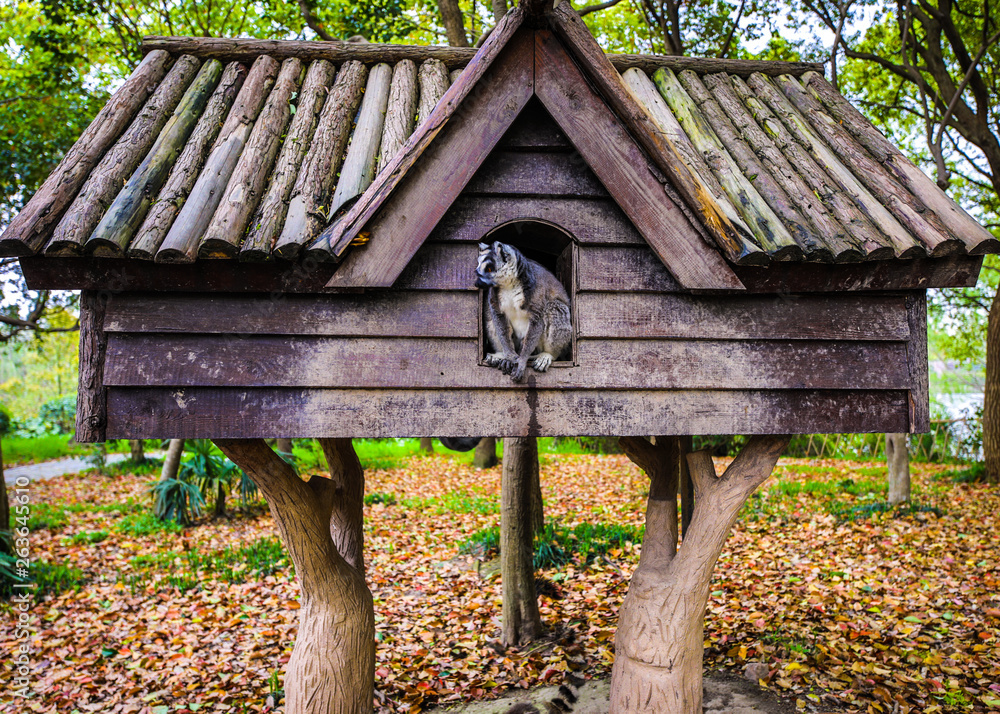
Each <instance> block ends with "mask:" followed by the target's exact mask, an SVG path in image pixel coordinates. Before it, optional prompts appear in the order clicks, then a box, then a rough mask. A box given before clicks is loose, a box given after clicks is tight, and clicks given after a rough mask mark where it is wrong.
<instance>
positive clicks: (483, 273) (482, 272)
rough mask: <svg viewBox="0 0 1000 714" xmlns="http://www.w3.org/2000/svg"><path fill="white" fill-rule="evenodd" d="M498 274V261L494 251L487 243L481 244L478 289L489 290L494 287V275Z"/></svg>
mask: <svg viewBox="0 0 1000 714" xmlns="http://www.w3.org/2000/svg"><path fill="white" fill-rule="evenodd" d="M495 272H496V260H495V259H494V257H493V250H492V248H490V247H489V246H488V245H486V244H485V243H480V244H479V263H478V264H477V265H476V287H477V288H488V287H490V286H491V285H493V273H495Z"/></svg>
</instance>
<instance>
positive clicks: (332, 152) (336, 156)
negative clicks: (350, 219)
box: [274, 62, 368, 258]
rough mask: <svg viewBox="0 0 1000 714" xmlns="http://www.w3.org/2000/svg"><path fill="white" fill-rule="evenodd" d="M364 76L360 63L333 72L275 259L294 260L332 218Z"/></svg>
mask: <svg viewBox="0 0 1000 714" xmlns="http://www.w3.org/2000/svg"><path fill="white" fill-rule="evenodd" d="M367 75H368V70H367V69H366V68H365V66H364V65H363V64H361V63H360V62H348V63H346V64H344V65H343V66H342V67H341V68H340V71H338V72H337V79H336V81H335V82H334V84H333V87H332V88H331V89H330V93H329V95H328V96H327V98H326V104H325V105H324V106H323V111H322V112H321V113H320V117H319V123H318V125H317V126H316V133H315V134H314V135H313V140H312V144H311V145H310V147H309V153H308V154H306V159H305V162H304V163H303V165H302V168H301V170H300V171H299V175H298V178H297V179H296V181H295V188H294V189H293V190H292V198H291V201H290V202H289V204H288V214H287V216H286V218H285V225H284V227H283V228H282V230H281V235H280V236H279V237H278V241H277V243H276V244H275V248H274V254H275V255H277V256H278V257H281V258H294V257H295V256H296V255H298V254H299V251H300V250H301V249H302V246H303V245H305V244H307V243H309V242H310V241H311V240H312V239H313V238H315V237H316V235H317V234H318V233H319V232H320V230H322V228H323V226H324V225H325V224H326V222H327V221H328V220H329V219H330V218H332V216H330V215H329V213H328V212H327V207H328V206H329V199H330V194H331V193H332V190H333V184H334V182H335V181H336V180H337V172H338V171H339V170H340V164H341V162H342V161H343V158H344V147H345V146H346V145H347V138H348V136H349V134H350V130H351V120H352V119H353V118H354V115H355V113H356V112H357V110H358V105H359V104H360V103H361V95H362V93H363V91H364V86H365V78H366V77H367Z"/></svg>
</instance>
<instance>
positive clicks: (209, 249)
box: [198, 58, 302, 258]
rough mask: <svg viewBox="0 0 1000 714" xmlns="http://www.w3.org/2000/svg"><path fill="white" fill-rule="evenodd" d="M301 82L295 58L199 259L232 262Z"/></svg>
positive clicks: (248, 147)
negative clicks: (220, 259) (227, 259)
mask: <svg viewBox="0 0 1000 714" xmlns="http://www.w3.org/2000/svg"><path fill="white" fill-rule="evenodd" d="M301 78H302V63H301V62H300V61H299V60H297V59H295V58H289V59H286V60H285V61H284V62H283V63H282V66H281V71H280V73H279V74H278V79H277V80H276V81H275V83H274V88H273V89H271V92H270V94H269V95H268V97H267V104H265V105H264V109H263V110H262V111H261V113H260V116H259V117H258V119H257V121H256V122H254V126H253V131H251V132H250V138H249V139H247V144H246V147H245V148H244V149H243V153H242V154H241V155H240V158H239V161H238V162H237V163H236V166H235V168H234V169H233V173H232V176H230V178H229V182H228V184H227V185H226V190H225V193H224V195H223V197H222V199H221V201H220V202H219V205H218V207H217V208H216V209H215V213H214V215H213V216H212V221H211V223H209V224H208V228H207V229H206V230H205V235H204V236H203V237H202V239H201V245H200V247H199V249H198V255H199V256H200V257H202V258H233V257H235V256H236V254H237V252H239V247H240V244H241V243H242V241H243V234H244V233H245V232H246V229H247V224H248V223H249V222H250V216H252V215H253V212H254V210H255V209H256V208H257V204H258V202H259V201H260V199H261V196H262V195H263V193H264V186H265V185H266V184H267V179H268V177H269V176H270V175H271V168H272V167H273V166H274V159H275V157H276V156H277V155H278V149H279V148H280V147H281V140H282V138H283V137H284V135H285V128H286V127H287V126H288V120H289V119H290V118H291V115H292V110H291V103H290V102H291V100H292V95H293V94H294V93H295V91H296V90H297V89H298V88H299V81H300V80H301Z"/></svg>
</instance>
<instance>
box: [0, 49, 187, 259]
mask: <svg viewBox="0 0 1000 714" xmlns="http://www.w3.org/2000/svg"><path fill="white" fill-rule="evenodd" d="M171 61H172V59H171V57H170V55H169V54H168V53H167V52H165V51H163V50H154V51H153V52H150V53H149V54H147V55H146V57H145V58H144V59H143V60H142V62H140V63H139V66H138V67H136V68H135V71H133V72H132V75H131V76H130V77H129V78H128V79H127V80H126V81H125V84H123V85H122V87H121V88H120V89H119V90H118V91H117V92H115V93H114V96H112V97H111V99H110V100H109V101H108V103H107V104H106V105H104V108H103V109H101V111H99V112H98V113H97V116H96V117H94V121H92V122H91V123H90V126H88V127H87V129H86V130H85V131H84V132H83V134H82V135H81V136H80V138H79V139H78V140H77V142H76V143H75V144H73V146H72V147H71V148H70V150H69V151H67V152H66V156H64V157H63V160H62V161H60V162H59V165H58V166H57V167H56V168H55V171H53V172H52V173H51V174H50V175H49V177H48V178H47V179H45V183H43V184H42V185H41V187H40V188H39V189H38V190H37V191H36V192H35V195H34V196H32V197H31V200H29V201H28V203H27V204H26V205H25V207H24V208H23V209H21V211H20V212H19V213H18V214H17V215H16V216H15V217H14V219H13V220H12V221H11V222H10V225H8V226H7V230H6V231H4V233H3V235H2V236H0V256H12V255H30V254H32V253H36V252H38V251H39V250H40V249H41V248H42V246H43V245H44V243H45V239H46V237H47V236H48V235H49V231H50V230H51V228H52V227H53V226H54V225H55V224H56V223H57V222H58V221H59V219H60V218H62V215H63V211H65V210H66V207H67V206H69V205H70V203H71V202H72V201H73V199H74V198H76V194H77V192H78V191H79V190H80V187H81V186H82V185H83V183H84V181H86V180H87V177H88V176H89V175H90V173H91V170H92V169H93V168H94V167H95V166H96V165H97V163H98V162H99V161H100V160H101V157H102V156H104V154H105V152H106V151H107V150H108V148H109V147H110V146H111V145H112V144H114V142H115V141H116V140H117V139H118V138H119V137H120V136H121V135H122V132H124V131H125V129H126V127H127V126H128V125H129V124H130V122H131V121H132V119H133V118H134V117H135V115H136V113H137V112H138V111H139V109H140V108H141V107H142V106H143V104H144V103H145V102H146V99H147V98H148V97H149V96H150V95H151V94H152V93H153V91H154V90H155V89H156V87H157V86H158V85H159V84H160V80H162V79H163V77H164V75H166V73H167V69H168V68H169V67H170V63H171Z"/></svg>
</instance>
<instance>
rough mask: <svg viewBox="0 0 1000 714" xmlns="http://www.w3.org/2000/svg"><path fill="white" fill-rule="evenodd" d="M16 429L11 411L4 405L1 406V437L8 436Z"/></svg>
mask: <svg viewBox="0 0 1000 714" xmlns="http://www.w3.org/2000/svg"><path fill="white" fill-rule="evenodd" d="M13 428H14V417H13V416H11V413H10V410H9V409H8V408H7V407H5V406H4V405H3V404H0V436H6V435H7V434H9V433H10V432H11V429H13Z"/></svg>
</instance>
